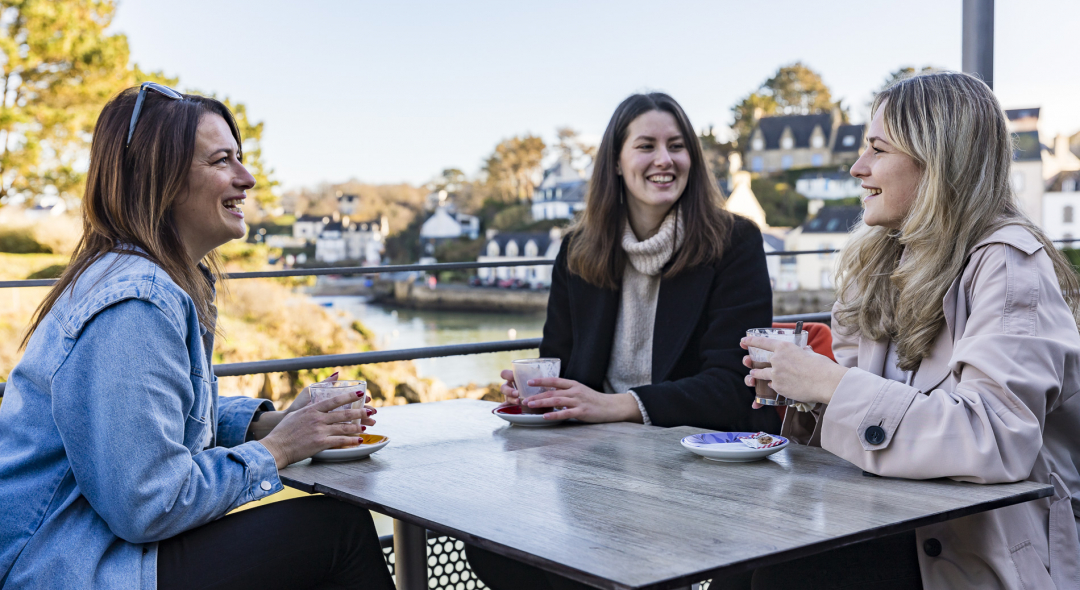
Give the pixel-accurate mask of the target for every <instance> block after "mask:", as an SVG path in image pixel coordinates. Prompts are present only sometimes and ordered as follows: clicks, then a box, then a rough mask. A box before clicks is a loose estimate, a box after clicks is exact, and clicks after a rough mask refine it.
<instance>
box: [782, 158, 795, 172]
mask: <svg viewBox="0 0 1080 590" xmlns="http://www.w3.org/2000/svg"><path fill="white" fill-rule="evenodd" d="M792 162H793V161H792V159H791V156H784V157H782V158H780V167H781V168H783V169H784V170H787V169H788V168H791V165H792Z"/></svg>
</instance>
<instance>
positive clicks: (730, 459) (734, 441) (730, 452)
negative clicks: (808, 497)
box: [679, 432, 788, 463]
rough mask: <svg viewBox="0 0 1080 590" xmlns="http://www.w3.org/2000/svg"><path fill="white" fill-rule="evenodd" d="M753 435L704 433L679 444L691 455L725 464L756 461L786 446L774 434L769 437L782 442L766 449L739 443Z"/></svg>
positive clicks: (785, 443)
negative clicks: (742, 438) (753, 447)
mask: <svg viewBox="0 0 1080 590" xmlns="http://www.w3.org/2000/svg"><path fill="white" fill-rule="evenodd" d="M753 434H754V433H753V432H705V433H702V434H692V435H690V436H687V437H685V438H683V439H682V440H681V441H679V442H681V443H682V446H683V447H685V448H686V449H687V450H688V451H690V452H691V453H694V454H696V455H701V456H702V457H705V458H706V459H710V460H712V461H723V462H725V463H749V462H750V461H757V460H758V459H764V458H765V457H768V456H769V455H771V454H773V453H776V452H778V451H781V450H783V449H784V448H785V447H787V446H788V439H786V438H784V437H782V436H779V435H776V434H771V435H769V436H774V437H776V438H778V439H780V440H782V441H783V442H782V443H780V444H778V445H776V446H775V447H769V448H767V449H751V448H750V447H748V446H746V445H744V444H743V443H741V442H739V437H740V436H752V435H753Z"/></svg>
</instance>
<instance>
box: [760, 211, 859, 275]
mask: <svg viewBox="0 0 1080 590" xmlns="http://www.w3.org/2000/svg"><path fill="white" fill-rule="evenodd" d="M860 219H862V207H851V206H844V207H823V208H822V209H821V210H820V211H818V213H817V215H816V216H814V217H813V218H811V219H809V220H807V221H806V223H803V224H802V225H800V226H799V227H797V228H795V229H793V230H791V231H790V232H788V234H787V236H785V238H784V250H785V251H790V252H797V251H807V250H811V251H812V250H840V249H842V248H843V247H844V246H845V245H847V243H848V240H849V239H850V238H851V229H852V228H854V227H855V226H856V225H858V223H859V220H860ZM839 260H840V255H839V254H800V255H798V256H781V257H780V273H779V275H780V279H779V282H780V283H781V285H782V286H784V287H785V288H784V289H780V290H792V289H790V286H792V285H797V288H799V289H805V290H818V289H832V288H834V284H833V277H834V276H835V274H836V264H837V262H839Z"/></svg>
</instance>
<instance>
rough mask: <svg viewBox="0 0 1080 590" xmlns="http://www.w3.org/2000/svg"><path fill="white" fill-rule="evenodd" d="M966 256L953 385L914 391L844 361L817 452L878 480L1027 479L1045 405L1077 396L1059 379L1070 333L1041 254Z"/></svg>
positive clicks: (1076, 345) (987, 251) (1066, 373)
mask: <svg viewBox="0 0 1080 590" xmlns="http://www.w3.org/2000/svg"><path fill="white" fill-rule="evenodd" d="M976 256H977V257H978V259H977V260H976V259H975V258H973V260H972V262H971V263H970V264H977V266H976V269H975V271H974V274H973V275H972V280H971V283H970V284H971V287H970V290H968V292H967V293H968V294H970V297H969V298H968V300H969V315H968V317H967V319H966V323H964V324H963V335H962V337H961V338H960V339H959V340H958V341H956V343H955V345H954V346H953V348H952V353H951V358H950V359H949V369H950V370H951V371H952V373H953V375H955V376H956V379H957V381H955V383H956V384H955V386H952V385H946V387H939V388H935V389H933V390H931V391H919V390H917V389H916V388H914V387H911V386H908V385H905V384H903V383H899V382H896V381H891V380H888V379H885V378H883V377H879V376H877V375H873V374H871V373H868V372H866V371H863V370H860V369H858V368H853V369H851V370H849V371H848V373H847V375H845V376H844V378H843V380H841V382H840V385H839V386H838V387H837V389H836V392H835V393H834V394H833V398H832V401H831V403H830V404H829V405H828V407H827V409H826V410H825V414H824V416H823V418H822V428H821V445H822V446H823V447H825V448H826V449H828V450H829V451H831V452H833V453H834V454H836V455H839V456H840V457H843V458H844V459H847V460H848V461H851V462H852V463H854V464H856V465H858V466H860V467H862V468H863V469H864V470H866V471H869V472H872V473H876V474H879V475H886V476H895V477H904V478H911V479H924V478H936V477H950V478H953V479H957V480H961V481H970V482H976V483H998V482H1009V481H1019V480H1023V479H1026V478H1027V477H1028V475H1029V474H1030V472H1031V469H1032V467H1033V466H1034V463H1035V460H1036V457H1037V455H1038V453H1039V450H1040V449H1041V448H1042V428H1043V425H1044V421H1045V418H1046V414H1047V412H1048V411H1049V410H1050V409H1051V408H1053V407H1055V406H1056V405H1057V404H1059V403H1061V402H1062V401H1064V399H1065V398H1066V397H1068V396H1070V395H1072V394H1073V393H1075V391H1074V389H1075V387H1073V386H1072V385H1069V386H1063V384H1072V383H1074V382H1075V377H1073V376H1072V375H1075V374H1076V371H1077V370H1078V361H1077V359H1078V353H1080V335H1078V334H1077V330H1076V324H1075V322H1074V321H1073V320H1072V312H1071V310H1070V309H1069V307H1068V305H1067V304H1066V303H1065V300H1064V299H1063V298H1062V296H1061V291H1060V288H1059V287H1058V283H1057V277H1056V275H1055V274H1054V269H1053V265H1052V262H1051V261H1050V258H1049V257H1048V256H1047V255H1046V253H1045V252H1042V251H1041V250H1040V251H1036V252H1035V253H1033V254H1030V255H1028V254H1025V253H1024V252H1022V251H1020V250H1018V249H1015V248H1013V247H1011V246H1006V245H1004V244H994V245H991V246H988V247H986V248H984V249H983V250H982V251H980V253H977V254H976ZM960 297H965V294H964V293H961V294H960ZM961 319H962V318H961ZM958 321H959V320H958ZM950 336H951V335H950ZM953 382H954V381H953V380H946V381H944V383H945V384H950V383H953ZM1063 390H1064V391H1063ZM874 443H876V444H874Z"/></svg>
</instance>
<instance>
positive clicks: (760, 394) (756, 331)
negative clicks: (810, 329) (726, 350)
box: [746, 328, 809, 406]
mask: <svg viewBox="0 0 1080 590" xmlns="http://www.w3.org/2000/svg"><path fill="white" fill-rule="evenodd" d="M746 335H747V336H756V337H758V338H770V339H773V340H780V341H782V342H791V343H792V344H794V345H796V346H798V347H799V348H802V347H804V346H806V340H807V338H808V336H809V334H808V333H807V331H806V330H801V331H799V333H798V334H796V333H795V330H794V329H792V328H753V329H751V330H747V331H746ZM749 352H750V361H751V363H752V364H753V368H755V369H767V368H769V367H771V366H772V354H773V353H771V352H769V351H767V350H762V349H760V348H754V347H753V346H751V347H749ZM755 381H756V383H755V385H754V395H755V397H754V401H756V402H757V403H759V404H761V405H763V406H790V405H792V404H796V403H798V402H796V401H795V400H793V399H788V398H786V397H784V396H782V395H779V394H777V393H776V391H775V390H773V388H772V387H769V382H768V381H765V380H762V379H755Z"/></svg>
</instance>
